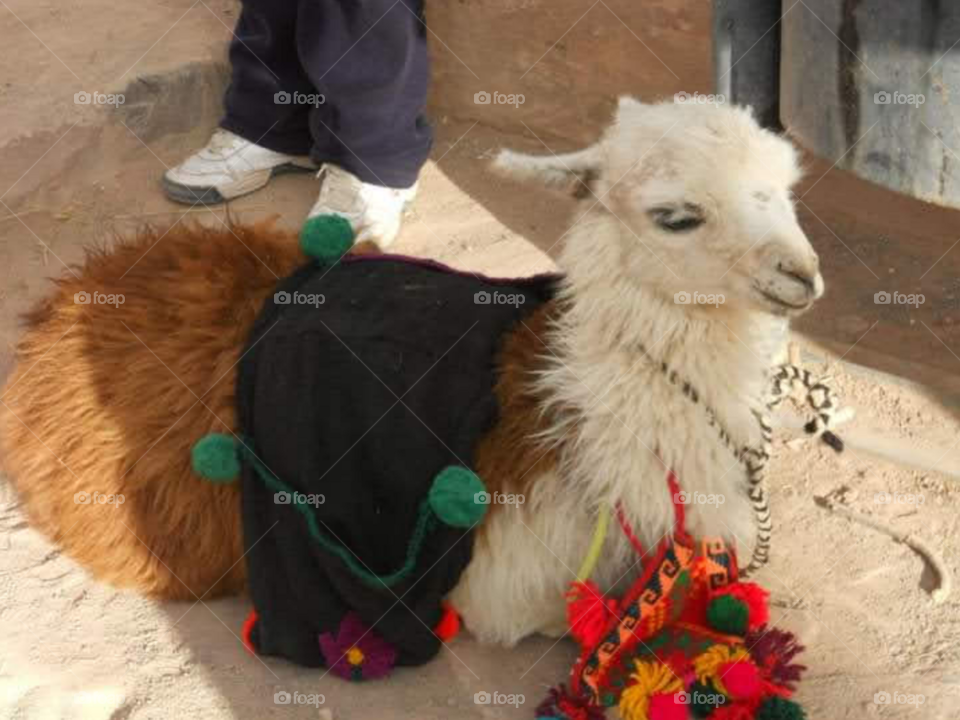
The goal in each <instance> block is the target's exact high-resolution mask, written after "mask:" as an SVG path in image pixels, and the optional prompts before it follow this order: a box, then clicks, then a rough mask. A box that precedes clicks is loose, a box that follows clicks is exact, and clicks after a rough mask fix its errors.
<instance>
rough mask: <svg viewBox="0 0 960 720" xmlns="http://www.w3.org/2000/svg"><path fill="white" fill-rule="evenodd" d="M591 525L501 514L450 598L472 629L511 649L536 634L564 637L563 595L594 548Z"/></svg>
mask: <svg viewBox="0 0 960 720" xmlns="http://www.w3.org/2000/svg"><path fill="white" fill-rule="evenodd" d="M589 525H590V524H589V521H586V520H585V521H584V522H575V521H571V519H570V518H569V517H563V516H562V515H561V514H559V513H556V512H546V511H536V512H534V511H531V510H530V509H528V506H522V507H521V508H516V507H512V506H510V507H503V508H497V509H496V510H495V512H494V514H493V516H492V517H491V518H490V520H489V521H488V523H487V524H486V525H485V526H484V528H483V529H482V531H481V533H480V535H479V536H478V538H477V542H476V545H475V547H474V554H473V560H472V561H471V562H470V565H469V566H468V567H467V569H466V571H465V572H464V574H463V577H462V578H461V579H460V583H459V584H458V585H457V587H456V588H454V591H453V593H452V594H451V602H452V603H453V605H454V607H456V608H457V610H458V611H459V612H460V614H461V615H462V617H463V619H464V623H465V625H466V627H467V629H469V630H470V632H471V633H473V634H474V635H475V636H476V637H477V638H478V639H479V640H481V641H482V642H490V643H501V644H505V645H508V646H510V645H514V644H515V643H516V642H518V641H519V640H521V639H522V638H524V637H526V636H528V635H532V634H534V633H542V634H545V635H550V636H552V637H559V636H561V635H563V633H564V632H566V600H565V597H564V594H565V592H566V590H567V586H568V584H569V583H570V581H571V580H573V579H574V575H575V573H576V566H577V564H578V563H579V562H580V560H581V559H582V558H581V557H580V555H581V554H582V553H583V552H584V548H586V547H587V545H588V544H589V540H590V527H589Z"/></svg>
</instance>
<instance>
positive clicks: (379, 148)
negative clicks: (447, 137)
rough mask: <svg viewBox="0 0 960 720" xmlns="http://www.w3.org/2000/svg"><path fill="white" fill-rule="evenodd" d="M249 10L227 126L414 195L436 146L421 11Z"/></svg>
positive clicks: (376, 5) (333, 0)
mask: <svg viewBox="0 0 960 720" xmlns="http://www.w3.org/2000/svg"><path fill="white" fill-rule="evenodd" d="M242 5H243V8H242V12H241V14H240V19H239V21H238V22H237V27H236V29H235V31H234V33H235V37H234V39H233V41H232V43H231V45H230V62H231V64H232V67H233V70H232V73H233V75H232V79H231V82H230V87H229V89H228V90H227V94H226V99H225V103H224V104H225V106H226V115H225V117H224V119H223V121H222V122H221V126H222V127H224V128H226V129H227V130H230V131H231V132H234V133H236V134H237V135H239V136H240V137H242V138H245V139H247V140H250V141H252V142H255V143H256V144H258V145H262V146H263V147H267V148H270V149H271V150H276V151H278V152H283V153H289V154H296V155H306V154H308V153H309V154H310V155H311V156H312V157H313V158H314V159H315V160H317V161H318V162H332V163H334V164H336V165H339V166H340V167H342V168H344V169H345V170H348V171H350V172H352V173H353V174H354V175H356V176H358V177H359V178H360V179H361V180H363V181H364V182H369V183H374V184H377V185H385V186H387V187H409V186H410V185H412V184H413V183H414V181H415V180H416V179H417V174H418V172H419V170H420V168H421V167H422V165H423V163H424V162H425V161H426V159H427V155H428V154H429V152H430V146H431V142H432V131H431V128H430V126H429V125H428V123H427V121H426V118H425V116H424V106H425V105H426V97H427V85H428V79H429V77H428V64H427V39H426V27H425V25H424V24H423V13H422V4H421V3H420V2H419V1H418V0H399V2H396V0H243V2H242ZM320 95H322V96H323V100H322V102H320V99H319V96H320ZM311 96H313V97H311Z"/></svg>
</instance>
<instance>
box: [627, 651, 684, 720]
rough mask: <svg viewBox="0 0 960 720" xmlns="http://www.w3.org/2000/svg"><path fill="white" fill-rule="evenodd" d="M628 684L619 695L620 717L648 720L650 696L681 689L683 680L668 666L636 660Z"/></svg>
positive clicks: (630, 719) (628, 719)
mask: <svg viewBox="0 0 960 720" xmlns="http://www.w3.org/2000/svg"><path fill="white" fill-rule="evenodd" d="M635 665H636V671H635V672H634V673H633V674H632V675H630V681H629V686H628V687H627V689H626V690H624V691H623V694H622V695H621V696H620V717H622V718H623V720H648V717H647V710H648V708H649V707H650V697H651V696H653V695H655V694H657V693H676V692H680V691H681V690H683V681H682V680H681V679H680V678H679V677H677V675H676V673H674V672H673V670H671V669H670V667H669V666H667V665H664V664H662V663H658V662H652V661H649V660H637V661H636V663H635Z"/></svg>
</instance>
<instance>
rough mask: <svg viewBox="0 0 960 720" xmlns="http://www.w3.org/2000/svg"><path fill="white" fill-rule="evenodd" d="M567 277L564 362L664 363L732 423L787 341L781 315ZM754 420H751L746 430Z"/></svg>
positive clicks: (758, 394) (757, 402)
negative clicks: (695, 304) (683, 301)
mask: <svg viewBox="0 0 960 720" xmlns="http://www.w3.org/2000/svg"><path fill="white" fill-rule="evenodd" d="M567 282H568V287H567V292H566V297H565V317H564V320H563V325H564V329H565V331H566V333H567V335H566V337H567V338H568V339H569V341H568V342H566V343H564V353H565V354H566V358H565V360H568V361H570V362H572V363H573V364H575V365H577V366H583V365H593V364H597V363H600V364H601V365H605V364H606V363H607V362H608V361H609V360H610V359H611V358H617V359H620V360H621V361H625V362H628V363H629V365H628V366H627V367H626V368H624V370H625V371H626V370H627V368H630V367H634V366H637V367H634V370H637V369H639V367H638V366H640V365H646V366H648V367H649V366H650V365H651V364H653V365H654V366H655V367H656V368H657V369H658V370H659V368H660V367H661V366H662V365H661V364H662V363H665V364H666V365H667V366H668V368H669V371H672V372H676V373H677V375H678V376H679V378H680V379H681V380H682V381H686V382H689V383H690V384H691V385H692V386H693V388H694V389H695V390H696V391H697V393H698V394H699V396H700V397H702V398H704V400H705V401H706V404H708V405H709V406H710V407H712V408H713V409H714V410H715V411H716V412H717V414H718V415H719V416H720V417H721V418H723V417H724V416H730V417H728V420H729V421H730V423H731V424H732V425H736V424H737V422H736V417H735V416H736V415H737V414H738V413H736V412H733V411H735V410H736V409H738V408H739V409H740V410H742V411H745V412H747V413H748V414H749V411H751V410H753V409H757V408H759V407H760V406H761V403H762V400H763V395H764V392H765V390H766V384H767V383H766V379H765V374H766V372H767V371H768V370H769V369H770V368H771V367H772V366H773V365H774V364H775V361H776V359H777V357H778V356H779V355H780V354H781V353H782V351H783V348H784V344H785V341H786V331H787V326H786V322H785V321H784V320H782V319H779V318H775V317H772V316H770V315H767V314H764V313H758V312H732V311H726V309H725V308H723V307H721V308H719V309H718V308H709V309H708V310H706V311H704V310H703V309H700V308H691V307H690V306H685V305H677V304H675V303H673V302H669V301H665V300H664V299H663V298H661V297H660V296H659V295H657V294H656V293H654V292H652V291H650V290H648V289H646V288H643V287H641V286H638V285H637V284H636V283H635V282H629V281H624V280H622V279H619V278H611V277H607V278H605V279H603V280H598V281H594V280H593V279H592V278H589V277H587V278H581V277H578V276H577V274H576V273H572V274H570V275H568V279H567ZM615 364H617V363H615ZM632 375H635V373H632ZM630 377H631V375H628V376H627V377H624V378H616V377H610V378H608V382H614V381H615V380H618V381H619V382H620V383H629V380H630ZM681 384H682V383H681ZM754 424H755V422H754V421H753V420H752V419H751V420H750V422H749V425H750V426H751V429H752V426H753V425H754ZM730 431H731V432H733V431H734V429H733V428H730ZM735 436H736V433H735ZM751 437H752V433H751ZM749 439H750V438H749V437H743V438H741V440H742V441H744V442H746V441H748V440H749Z"/></svg>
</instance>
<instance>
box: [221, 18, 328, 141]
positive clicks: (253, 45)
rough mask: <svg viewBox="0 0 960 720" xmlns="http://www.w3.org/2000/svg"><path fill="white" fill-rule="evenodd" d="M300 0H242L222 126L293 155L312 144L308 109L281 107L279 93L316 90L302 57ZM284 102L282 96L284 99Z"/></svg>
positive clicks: (241, 135)
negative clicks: (299, 52)
mask: <svg viewBox="0 0 960 720" xmlns="http://www.w3.org/2000/svg"><path fill="white" fill-rule="evenodd" d="M298 4H300V3H299V2H298V0H242V10H241V13H240V19H239V20H238V21H237V26H236V28H235V29H234V37H233V40H232V42H231V43H230V63H231V67H232V77H231V81H230V87H229V88H228V89H227V93H226V97H225V98H224V105H225V107H226V113H225V116H224V118H223V120H222V121H221V123H220V125H221V127H223V128H225V129H227V130H230V131H231V132H233V133H236V134H237V135H239V136H240V137H242V138H244V139H246V140H250V141H251V142H254V143H256V144H257V145H261V146H263V147H266V148H269V149H271V150H276V151H277V152H282V153H288V154H291V155H306V154H307V153H308V152H309V151H310V147H311V145H312V140H311V135H310V125H309V110H310V108H309V107H308V106H307V105H303V104H299V105H298V104H294V103H293V102H292V101H291V103H290V104H283V103H278V102H277V100H276V97H275V96H276V94H277V93H284V92H285V93H288V94H289V95H290V96H291V100H292V97H293V95H294V93H301V94H303V95H309V94H310V93H315V92H316V90H314V89H313V86H312V85H311V83H310V80H309V78H308V77H307V75H306V74H305V73H304V72H303V68H301V66H300V60H299V59H298V57H297V46H296V36H297V16H298ZM281 99H282V98H281Z"/></svg>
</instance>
